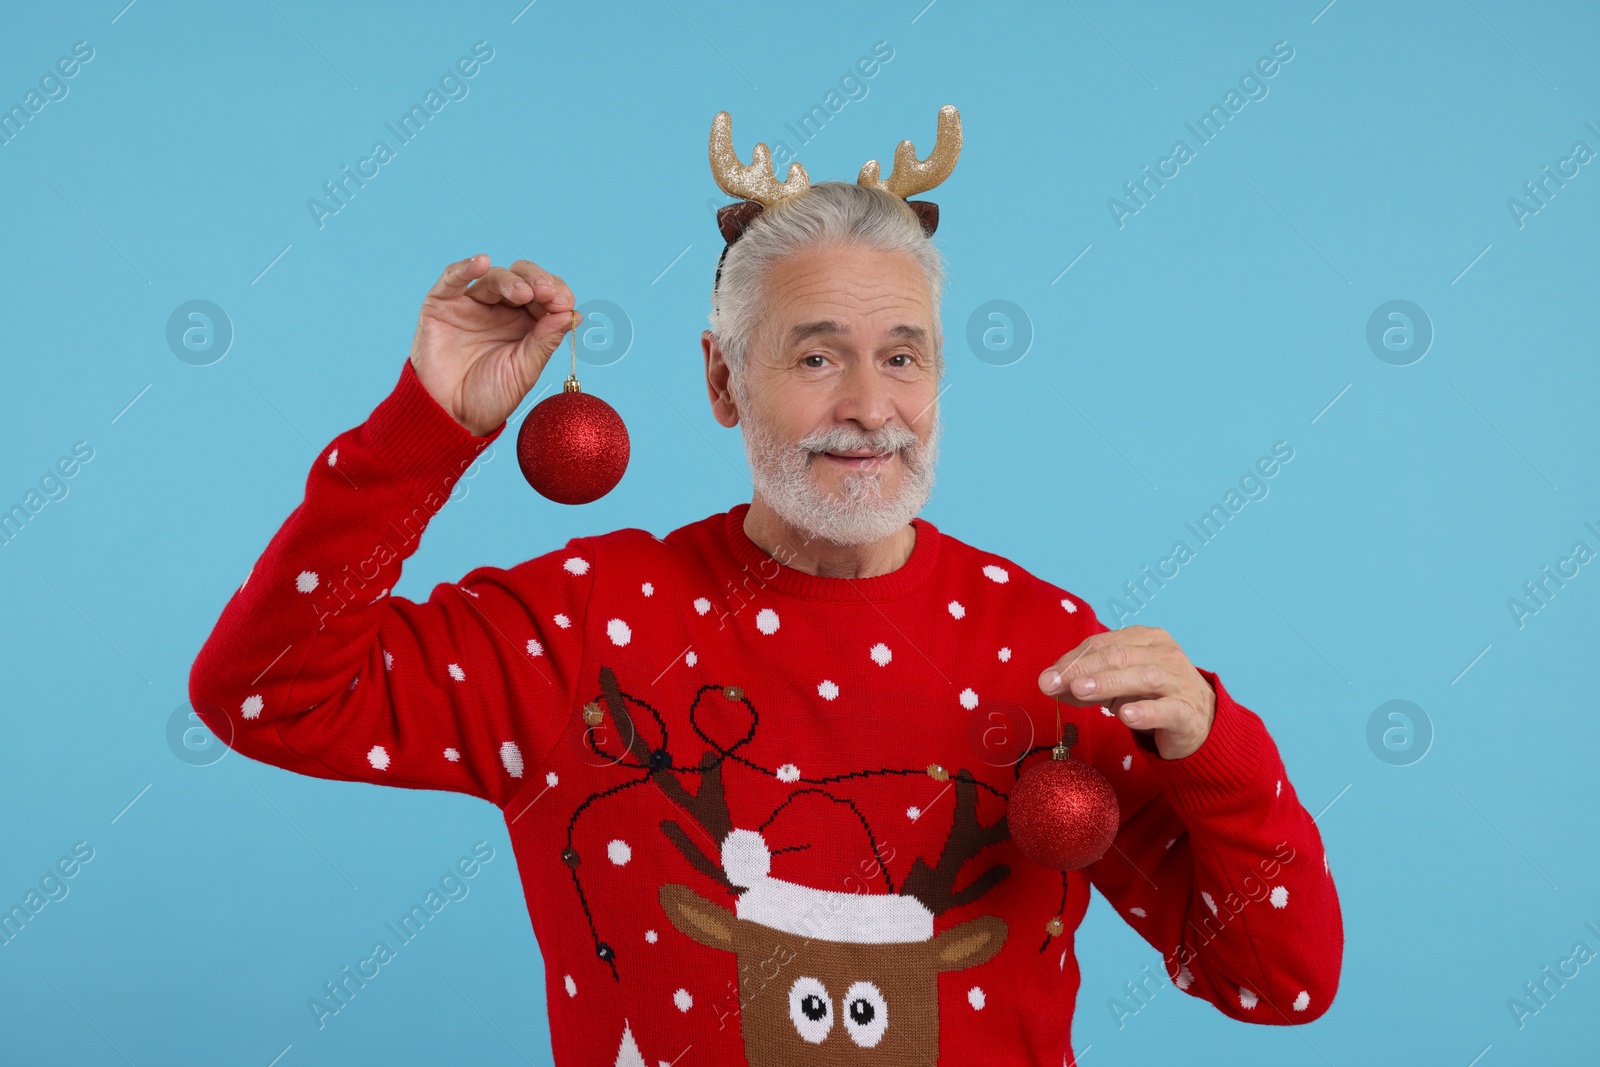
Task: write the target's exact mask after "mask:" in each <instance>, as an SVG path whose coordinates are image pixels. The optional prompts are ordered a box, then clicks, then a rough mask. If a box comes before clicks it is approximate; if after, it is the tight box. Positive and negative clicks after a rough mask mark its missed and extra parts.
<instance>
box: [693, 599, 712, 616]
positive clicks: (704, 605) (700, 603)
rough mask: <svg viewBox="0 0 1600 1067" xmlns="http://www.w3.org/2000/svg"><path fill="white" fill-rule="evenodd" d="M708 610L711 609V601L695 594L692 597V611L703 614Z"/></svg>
mask: <svg viewBox="0 0 1600 1067" xmlns="http://www.w3.org/2000/svg"><path fill="white" fill-rule="evenodd" d="M710 610H711V601H709V600H707V599H706V598H705V597H703V596H697V597H695V598H694V613H695V614H696V615H704V614H705V613H706V612H708V611H710Z"/></svg>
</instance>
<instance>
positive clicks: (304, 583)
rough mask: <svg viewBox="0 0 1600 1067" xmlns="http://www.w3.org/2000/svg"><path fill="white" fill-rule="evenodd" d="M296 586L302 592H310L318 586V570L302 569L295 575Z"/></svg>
mask: <svg viewBox="0 0 1600 1067" xmlns="http://www.w3.org/2000/svg"><path fill="white" fill-rule="evenodd" d="M294 587H295V588H296V589H298V590H300V592H302V593H309V592H311V591H312V590H313V589H315V588H316V587H317V572H316V571H301V572H300V573H299V574H297V575H295V577H294Z"/></svg>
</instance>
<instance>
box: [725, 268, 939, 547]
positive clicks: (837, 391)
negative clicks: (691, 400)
mask: <svg viewBox="0 0 1600 1067" xmlns="http://www.w3.org/2000/svg"><path fill="white" fill-rule="evenodd" d="M766 295H767V307H768V317H767V318H766V319H765V320H764V321H763V322H762V324H761V326H760V328H759V329H758V330H757V332H756V337H755V338H754V339H753V344H752V345H751V351H750V352H749V353H748V355H747V357H746V366H745V367H744V370H743V373H742V374H741V376H740V379H741V380H740V381H739V383H738V386H737V387H736V399H737V401H738V405H739V415H740V420H741V422H742V423H743V426H744V441H745V452H746V455H747V456H748V457H749V460H750V468H751V473H752V475H753V477H754V480H755V483H756V491H757V492H758V493H759V494H760V495H761V497H762V499H764V500H765V501H766V502H767V504H768V505H769V506H771V507H772V509H773V510H774V511H776V512H777V513H778V514H779V516H780V517H782V518H783V519H784V520H785V521H787V522H789V523H790V524H791V525H793V526H795V527H798V528H800V529H803V530H806V531H808V532H810V533H812V534H814V535H815V536H817V537H821V538H824V539H827V540H829V541H833V542H835V543H837V544H864V543H867V542H871V541H877V540H881V539H883V538H885V537H888V536H889V535H891V534H893V533H895V532H896V531H898V530H899V529H901V528H902V527H904V526H905V525H906V524H907V523H908V522H910V521H911V519H912V517H913V516H914V515H916V513H917V512H918V511H920V510H921V509H922V507H923V505H924V504H926V503H927V500H928V497H929V494H930V493H931V492H932V489H933V469H934V463H935V460H936V459H937V456H938V437H939V430H940V427H939V419H938V404H937V401H938V377H939V376H938V365H937V363H936V361H935V354H934V350H933V343H934V341H933V316H934V309H933V306H932V304H931V301H930V294H929V291H928V284H927V281H926V279H925V278H924V276H923V273H922V269H921V267H920V266H919V265H918V264H917V261H916V260H915V259H913V258H912V257H911V256H909V255H907V254H904V253H896V252H882V251H877V250H873V249H867V248H861V247H854V246H852V247H846V248H842V249H834V250H829V251H817V252H809V253H805V254H802V255H796V256H791V257H788V258H787V259H785V260H783V261H781V262H780V263H778V265H777V266H776V267H775V268H774V269H773V271H772V272H771V273H770V274H769V275H768V279H767V293H766Z"/></svg>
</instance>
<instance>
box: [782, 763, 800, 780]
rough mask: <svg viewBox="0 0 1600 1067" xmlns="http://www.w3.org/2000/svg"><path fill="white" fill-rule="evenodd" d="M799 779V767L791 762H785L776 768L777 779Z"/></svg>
mask: <svg viewBox="0 0 1600 1067" xmlns="http://www.w3.org/2000/svg"><path fill="white" fill-rule="evenodd" d="M799 779H800V768H799V767H796V766H795V765H794V764H792V763H785V764H783V765H782V766H781V767H779V768H778V781H780V782H795V781H799Z"/></svg>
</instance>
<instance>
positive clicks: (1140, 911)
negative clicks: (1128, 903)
mask: <svg viewBox="0 0 1600 1067" xmlns="http://www.w3.org/2000/svg"><path fill="white" fill-rule="evenodd" d="M1128 914H1129V915H1137V916H1138V917H1139V918H1141V919H1142V918H1144V917H1145V911H1144V909H1143V908H1129V909H1128Z"/></svg>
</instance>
